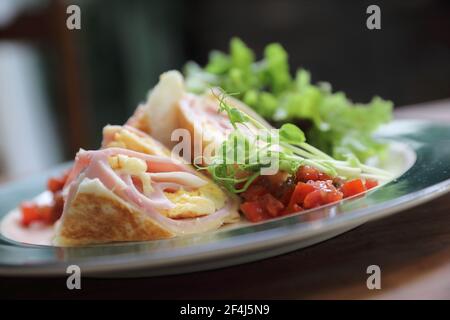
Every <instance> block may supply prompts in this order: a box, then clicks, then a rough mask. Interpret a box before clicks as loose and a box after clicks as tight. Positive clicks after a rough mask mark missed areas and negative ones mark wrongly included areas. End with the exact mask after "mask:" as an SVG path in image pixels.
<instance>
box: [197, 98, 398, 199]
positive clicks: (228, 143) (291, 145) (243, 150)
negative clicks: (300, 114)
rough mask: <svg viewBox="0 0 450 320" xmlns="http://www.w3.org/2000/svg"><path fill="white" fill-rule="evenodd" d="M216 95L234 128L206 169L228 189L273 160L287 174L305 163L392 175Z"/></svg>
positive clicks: (350, 173) (339, 172)
mask: <svg viewBox="0 0 450 320" xmlns="http://www.w3.org/2000/svg"><path fill="white" fill-rule="evenodd" d="M216 98H217V99H218V100H219V112H226V113H227V115H228V118H229V120H230V122H231V124H232V126H233V128H234V130H233V131H232V132H231V134H230V135H229V136H228V137H227V139H226V140H225V141H224V142H223V143H222V144H221V146H220V148H219V149H218V151H217V153H216V154H215V155H214V156H213V157H212V159H211V160H210V162H209V164H208V166H207V167H206V170H208V171H209V173H210V175H211V176H212V177H213V179H214V180H215V181H216V182H218V183H219V184H221V185H222V186H224V187H225V188H226V189H227V190H228V191H230V192H233V193H241V192H244V191H246V190H247V188H248V187H249V186H250V184H251V183H252V182H253V181H254V180H255V179H256V178H257V177H258V176H259V175H261V172H262V171H261V170H262V169H263V168H267V167H269V166H270V165H271V164H272V163H273V162H274V161H276V164H277V168H278V169H279V170H281V171H285V172H288V173H290V174H295V173H296V172H297V170H298V168H299V166H301V165H309V166H313V167H315V168H317V169H318V170H320V171H321V172H323V173H326V174H328V175H329V176H331V177H337V176H339V177H342V178H345V179H352V178H370V179H376V180H378V181H387V180H389V179H391V178H392V177H391V174H390V173H388V172H386V171H384V170H381V169H378V168H375V167H371V166H368V165H365V164H362V163H361V162H360V161H359V160H358V159H357V158H356V157H354V156H349V157H348V158H347V159H346V160H336V159H333V158H332V157H330V156H329V155H327V154H325V153H324V152H322V151H320V150H318V149H317V148H315V147H313V146H311V145H310V144H308V143H306V138H305V135H304V133H303V131H302V130H301V129H300V128H298V127H297V126H296V125H294V124H290V123H288V124H283V125H282V126H281V128H280V129H279V130H275V129H268V128H267V127H265V126H264V125H263V124H262V123H260V122H259V121H258V120H256V119H254V118H253V117H251V116H250V115H248V114H247V113H245V112H243V111H241V110H239V109H237V108H235V107H233V106H231V105H229V104H227V103H226V101H225V98H226V95H225V94H224V93H222V94H220V95H216ZM244 129H248V130H249V131H245V130H244ZM252 129H253V130H252ZM255 129H256V130H255ZM249 132H250V133H251V134H249ZM239 157H240V158H239ZM238 158H239V160H238ZM200 169H202V168H200ZM203 169H205V168H203ZM278 169H277V172H278Z"/></svg>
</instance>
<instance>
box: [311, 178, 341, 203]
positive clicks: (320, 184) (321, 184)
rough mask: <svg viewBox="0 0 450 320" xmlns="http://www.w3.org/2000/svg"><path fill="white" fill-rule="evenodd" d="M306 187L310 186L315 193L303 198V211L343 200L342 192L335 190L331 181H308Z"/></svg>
mask: <svg viewBox="0 0 450 320" xmlns="http://www.w3.org/2000/svg"><path fill="white" fill-rule="evenodd" d="M308 185H310V186H312V187H313V188H314V190H315V191H314V192H311V193H309V194H308V195H307V196H306V197H305V199H304V201H303V208H305V209H311V208H316V207H318V206H321V205H325V204H328V203H332V202H336V201H339V200H342V198H343V195H342V192H340V191H339V190H337V189H336V187H335V186H334V185H333V182H332V181H331V180H326V181H308Z"/></svg>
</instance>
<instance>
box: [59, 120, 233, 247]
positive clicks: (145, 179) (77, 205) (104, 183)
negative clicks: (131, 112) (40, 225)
mask: <svg viewBox="0 0 450 320" xmlns="http://www.w3.org/2000/svg"><path fill="white" fill-rule="evenodd" d="M102 147H103V148H102V149H100V150H96V151H84V150H81V151H80V152H79V153H78V154H77V157H76V159H75V165H74V167H73V169H72V172H71V173H70V175H69V178H68V182H67V185H66V188H65V194H66V195H65V200H66V201H65V207H64V212H63V215H62V217H61V219H60V221H58V225H57V227H56V235H55V238H54V244H56V245H60V246H76V245H86V244H98V243H107V242H119V241H143V240H156V239H165V238H171V237H175V236H178V235H185V234H193V233H199V232H205V231H210V230H215V229H217V228H219V227H220V226H222V225H223V224H225V223H231V222H236V221H237V220H239V213H238V209H237V207H238V201H237V199H236V198H235V197H234V196H232V195H229V194H227V193H226V192H225V191H223V190H222V189H221V188H220V187H218V186H217V185H216V184H214V183H213V182H212V181H211V180H210V179H209V178H207V177H205V176H203V175H202V174H200V173H198V172H196V171H195V170H194V169H193V168H192V167H190V166H188V165H186V164H184V163H183V162H182V160H181V159H180V158H176V157H170V152H169V151H168V150H167V149H166V148H165V147H163V146H162V145H161V144H160V143H158V142H157V141H155V140H154V139H153V138H151V137H149V136H148V135H146V134H145V133H143V132H141V131H139V130H137V129H135V128H133V127H128V126H107V127H105V129H104V140H103V143H102Z"/></svg>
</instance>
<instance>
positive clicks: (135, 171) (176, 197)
mask: <svg viewBox="0 0 450 320" xmlns="http://www.w3.org/2000/svg"><path fill="white" fill-rule="evenodd" d="M108 162H109V165H110V166H111V168H112V169H114V170H115V171H118V172H123V173H127V174H130V175H133V176H135V177H138V178H139V179H140V180H141V181H142V188H143V190H142V191H143V193H144V194H145V195H149V194H150V193H151V192H152V191H153V187H152V184H151V177H150V174H148V173H146V171H147V163H146V162H145V161H143V160H141V159H138V158H133V157H128V156H126V155H121V154H119V155H116V156H111V157H109V158H108ZM164 194H165V195H166V197H167V199H169V200H170V201H171V202H172V203H173V204H174V205H175V207H174V208H172V209H165V210H160V213H161V214H163V215H165V216H167V217H169V218H175V219H177V218H195V217H200V216H204V215H208V214H211V213H214V212H216V211H217V210H219V209H220V208H222V207H223V206H224V205H225V201H226V195H225V193H224V192H223V191H222V190H221V189H220V188H219V187H218V186H217V185H215V184H214V183H212V182H211V181H209V182H208V183H207V184H206V185H204V186H201V187H200V188H198V189H195V190H190V191H188V190H185V189H180V190H178V191H176V192H164Z"/></svg>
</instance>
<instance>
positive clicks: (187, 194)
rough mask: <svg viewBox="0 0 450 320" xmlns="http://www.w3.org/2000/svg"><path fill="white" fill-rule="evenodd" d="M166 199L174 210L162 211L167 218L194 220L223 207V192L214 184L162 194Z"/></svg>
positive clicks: (224, 198)
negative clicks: (172, 204)
mask: <svg viewBox="0 0 450 320" xmlns="http://www.w3.org/2000/svg"><path fill="white" fill-rule="evenodd" d="M164 193H165V195H166V197H167V198H168V199H169V200H170V201H172V202H173V203H174V204H175V208H173V209H170V210H162V211H161V213H162V214H164V215H165V216H168V217H169V218H194V217H199V216H204V215H208V214H211V213H214V212H216V211H217V210H219V209H220V208H222V207H223V206H224V205H225V201H226V196H225V194H224V192H223V191H222V190H221V189H220V188H219V187H218V186H217V185H215V184H214V183H212V182H209V183H208V184H206V185H204V186H202V187H200V188H198V189H196V190H192V191H187V190H184V189H180V190H178V191H177V192H173V193H171V192H164Z"/></svg>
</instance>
